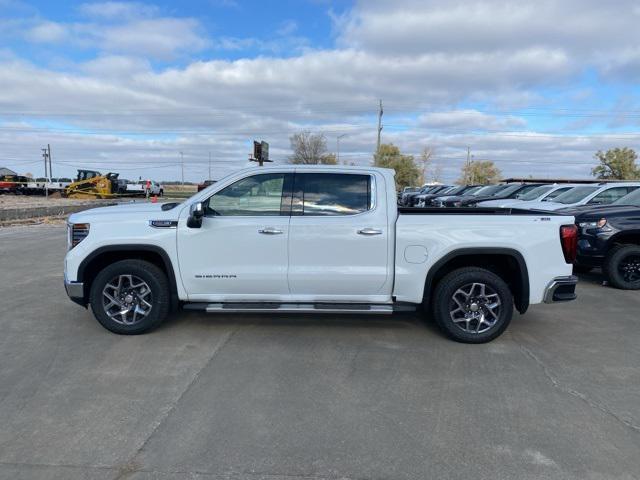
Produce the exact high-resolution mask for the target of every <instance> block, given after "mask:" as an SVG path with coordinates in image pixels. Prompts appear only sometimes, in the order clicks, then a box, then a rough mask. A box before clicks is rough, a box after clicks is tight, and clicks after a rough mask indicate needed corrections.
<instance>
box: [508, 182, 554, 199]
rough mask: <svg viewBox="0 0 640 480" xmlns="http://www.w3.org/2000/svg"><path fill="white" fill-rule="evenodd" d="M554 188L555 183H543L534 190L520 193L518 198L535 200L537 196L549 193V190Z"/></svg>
mask: <svg viewBox="0 0 640 480" xmlns="http://www.w3.org/2000/svg"><path fill="white" fill-rule="evenodd" d="M552 188H553V185H543V186H542V187H536V188H534V189H533V190H530V191H528V192H527V193H523V194H521V195H518V196H517V197H516V198H517V199H518V200H524V201H527V200H535V199H536V198H540V197H541V196H542V195H544V194H545V193H547V192H548V191H549V190H551V189H552Z"/></svg>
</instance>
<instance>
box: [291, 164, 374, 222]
mask: <svg viewBox="0 0 640 480" xmlns="http://www.w3.org/2000/svg"><path fill="white" fill-rule="evenodd" d="M295 183H296V186H295V190H296V194H295V198H294V205H293V210H294V214H296V213H297V214H298V215H300V214H302V215H355V214H357V213H362V212H366V211H367V210H369V209H370V208H371V176H369V175H354V174H336V173H304V174H296V180H295ZM300 200H302V205H300Z"/></svg>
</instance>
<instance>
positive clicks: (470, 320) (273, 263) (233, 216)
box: [64, 165, 577, 343]
mask: <svg viewBox="0 0 640 480" xmlns="http://www.w3.org/2000/svg"><path fill="white" fill-rule="evenodd" d="M576 241H577V227H576V225H575V224H574V218H573V217H572V216H567V215H558V214H553V213H551V214H550V213H540V212H531V211H524V210H522V211H519V210H513V209H487V208H456V209H447V208H432V209H429V208H425V209H420V208H407V209H404V208H398V207H397V204H396V187H395V183H394V172H393V170H387V169H380V168H372V167H371V168H368V167H331V166H293V165H290V166H286V165H285V166H273V167H258V168H254V169H249V170H243V171H240V172H236V173H234V174H232V175H230V176H228V177H227V178H225V179H223V180H220V181H218V182H217V183H215V184H214V185H211V186H210V187H208V188H206V189H205V190H203V191H201V192H198V193H196V194H195V195H194V196H192V197H191V198H189V199H188V200H186V201H184V202H183V203H165V204H157V203H156V204H153V203H150V204H147V203H142V204H141V203H134V204H130V205H119V206H112V207H104V208H97V209H93V210H88V211H85V212H81V213H76V214H73V215H72V216H71V217H70V218H69V221H68V252H67V255H66V257H65V261H64V272H65V273H64V276H65V287H66V291H67V294H68V295H69V297H70V298H71V299H72V300H73V301H75V302H76V303H78V304H80V305H82V306H85V307H87V306H88V305H91V309H92V311H93V314H94V316H95V317H96V319H97V320H98V321H99V322H100V323H101V324H102V325H103V326H104V327H105V328H107V329H108V330H110V331H112V332H115V333H120V334H138V333H143V332H146V331H149V330H151V329H152V328H154V327H156V326H157V325H158V324H159V323H160V322H161V321H162V320H163V319H164V318H165V317H166V315H167V313H168V312H169V311H171V310H173V309H175V308H177V307H179V306H182V307H184V308H188V309H199V310H202V311H205V312H212V313H213V312H287V313H298V312H318V313H333V314H347V313H350V314H352V313H366V314H388V313H392V312H394V311H406V310H412V309H413V310H415V309H418V308H419V309H420V310H422V309H424V310H427V312H429V311H430V313H431V316H432V318H433V319H435V321H436V322H437V324H438V325H439V326H440V328H441V329H442V330H443V331H444V332H445V333H446V334H447V335H448V336H450V337H451V338H452V339H454V340H457V341H460V342H466V343H481V342H487V341H490V340H492V339H494V338H496V337H497V336H499V335H500V334H501V333H502V332H503V331H504V330H505V329H506V328H507V326H508V324H509V322H510V321H511V317H512V314H513V310H514V308H515V309H516V310H518V311H519V312H520V313H524V312H525V311H526V310H527V308H528V307H529V305H530V304H536V303H541V302H547V303H551V302H562V301H568V300H573V299H574V298H575V297H576V295H575V287H576V283H577V278H576V277H574V276H572V263H573V261H574V258H575V254H576Z"/></svg>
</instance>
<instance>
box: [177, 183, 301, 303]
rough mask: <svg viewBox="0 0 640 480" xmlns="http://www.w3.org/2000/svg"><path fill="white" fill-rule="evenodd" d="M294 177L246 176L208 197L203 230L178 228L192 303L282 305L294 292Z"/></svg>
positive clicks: (182, 225)
mask: <svg viewBox="0 0 640 480" xmlns="http://www.w3.org/2000/svg"><path fill="white" fill-rule="evenodd" d="M292 180H293V174H290V173H265V174H254V175H251V176H248V177H245V178H243V179H241V180H238V181H236V182H235V183H233V184H231V185H229V186H227V187H225V188H223V189H222V190H220V191H218V192H216V193H215V194H213V195H212V196H211V197H209V199H207V200H206V201H205V202H203V204H204V210H205V216H204V218H203V221H202V227H201V228H189V227H187V226H186V222H185V221H183V220H181V221H180V223H179V227H178V229H179V230H178V257H179V263H180V274H181V277H182V281H183V284H184V287H185V289H186V291H187V293H188V295H189V299H190V300H196V301H198V300H199V301H203V300H204V301H236V300H237V301H240V300H255V301H279V300H283V299H286V296H287V295H288V293H289V288H288V284H287V265H288V261H287V243H288V239H289V208H290V201H291V199H290V196H289V195H285V197H286V201H288V202H289V205H284V203H286V202H285V201H283V192H287V191H289V190H290V188H291V187H290V186H291V182H292Z"/></svg>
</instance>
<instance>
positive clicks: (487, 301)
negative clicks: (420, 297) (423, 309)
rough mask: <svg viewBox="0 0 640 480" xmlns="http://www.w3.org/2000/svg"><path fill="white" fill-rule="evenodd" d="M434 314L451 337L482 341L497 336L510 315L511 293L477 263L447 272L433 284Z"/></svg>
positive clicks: (464, 341)
mask: <svg viewBox="0 0 640 480" xmlns="http://www.w3.org/2000/svg"><path fill="white" fill-rule="evenodd" d="M431 302H432V305H433V316H434V320H435V321H436V323H437V324H438V326H439V327H440V328H441V329H442V331H444V333H446V334H447V335H448V336H449V337H450V338H452V339H453V340H455V341H458V342H462V343H485V342H489V341H491V340H493V339H494V338H496V337H498V336H500V335H501V334H502V332H504V331H505V329H506V328H507V326H509V323H510V322H511V317H512V316H513V295H512V294H511V290H510V289H509V286H508V285H507V284H506V283H505V281H504V280H502V279H501V278H500V277H499V276H497V275H496V274H494V273H493V272H490V271H489V270H485V269H483V268H478V267H468V268H460V269H457V270H454V271H452V272H450V273H448V274H447V275H446V276H445V277H444V278H443V279H442V280H440V282H439V283H438V285H437V286H436V288H435V291H434V294H433V298H432V299H431Z"/></svg>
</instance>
